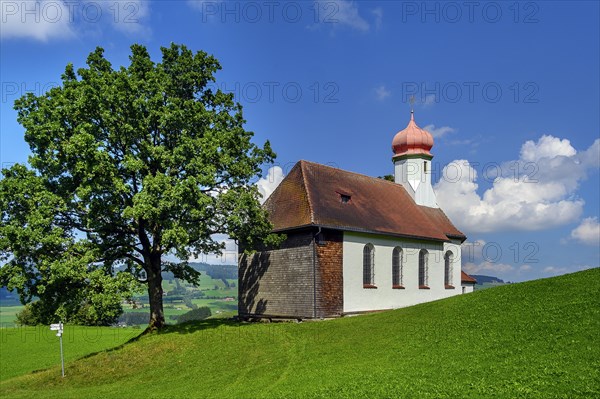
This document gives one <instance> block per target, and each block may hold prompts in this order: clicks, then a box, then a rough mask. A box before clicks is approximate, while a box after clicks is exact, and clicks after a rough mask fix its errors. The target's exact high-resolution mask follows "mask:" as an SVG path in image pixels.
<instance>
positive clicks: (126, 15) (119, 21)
mask: <svg viewBox="0 0 600 399" xmlns="http://www.w3.org/2000/svg"><path fill="white" fill-rule="evenodd" d="M118 4H122V5H121V6H120V11H119V14H118V18H117V15H116V14H114V12H115V7H116V4H114V3H110V2H107V3H105V4H104V6H105V8H108V9H107V10H105V11H107V12H108V11H110V12H111V13H112V14H109V15H113V18H112V22H113V26H114V27H115V29H117V30H119V31H121V32H125V33H146V34H148V33H149V32H150V28H148V27H147V26H146V25H144V22H145V20H146V19H147V18H148V16H149V15H150V6H149V4H150V2H149V1H142V0H135V1H132V0H128V1H127V2H125V3H118Z"/></svg>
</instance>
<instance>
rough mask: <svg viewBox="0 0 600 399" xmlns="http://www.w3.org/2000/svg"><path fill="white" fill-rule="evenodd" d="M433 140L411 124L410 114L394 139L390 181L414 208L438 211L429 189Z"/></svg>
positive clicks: (412, 119) (412, 122) (413, 118)
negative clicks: (400, 190) (418, 206)
mask: <svg viewBox="0 0 600 399" xmlns="http://www.w3.org/2000/svg"><path fill="white" fill-rule="evenodd" d="M431 147H433V136H432V135H431V134H430V133H429V132H428V131H426V130H424V129H421V128H420V127H419V126H417V124H416V122H415V114H414V111H412V110H411V111H410V121H409V122H408V126H406V128H405V129H404V130H402V131H400V132H398V133H397V134H396V136H394V140H393V141H392V150H393V152H394V157H393V158H392V160H393V161H394V180H395V182H396V183H398V184H402V186H403V187H404V188H405V189H406V191H407V192H408V193H409V194H410V196H411V197H412V198H413V199H414V200H415V202H416V203H417V205H423V206H428V207H430V208H439V206H438V204H437V201H436V198H435V193H434V192H433V186H432V185H431V159H432V158H433V155H432V154H431V152H429V150H431Z"/></svg>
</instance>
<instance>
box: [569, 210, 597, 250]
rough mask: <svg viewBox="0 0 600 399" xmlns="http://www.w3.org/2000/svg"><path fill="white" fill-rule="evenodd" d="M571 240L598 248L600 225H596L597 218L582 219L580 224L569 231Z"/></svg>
mask: <svg viewBox="0 0 600 399" xmlns="http://www.w3.org/2000/svg"><path fill="white" fill-rule="evenodd" d="M571 238H573V239H575V240H577V241H580V242H582V243H584V244H587V245H594V246H596V247H598V246H600V223H598V218H597V217H589V218H585V219H583V221H582V222H581V224H580V225H579V226H577V227H576V228H575V229H573V231H571Z"/></svg>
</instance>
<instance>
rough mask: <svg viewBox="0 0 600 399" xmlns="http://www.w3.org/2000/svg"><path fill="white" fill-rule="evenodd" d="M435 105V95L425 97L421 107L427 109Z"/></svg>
mask: <svg viewBox="0 0 600 399" xmlns="http://www.w3.org/2000/svg"><path fill="white" fill-rule="evenodd" d="M435 103H436V98H435V94H428V95H426V96H425V101H423V107H425V108H428V107H431V106H432V105H433V104H435Z"/></svg>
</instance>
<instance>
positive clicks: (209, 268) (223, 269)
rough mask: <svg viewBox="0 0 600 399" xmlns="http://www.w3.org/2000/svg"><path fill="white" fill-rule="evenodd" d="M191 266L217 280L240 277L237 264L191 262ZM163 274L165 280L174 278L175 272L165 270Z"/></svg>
mask: <svg viewBox="0 0 600 399" xmlns="http://www.w3.org/2000/svg"><path fill="white" fill-rule="evenodd" d="M190 266H191V267H193V268H194V269H196V270H197V271H199V272H201V273H203V274H206V275H207V276H210V277H211V278H214V279H216V280H221V279H228V280H231V279H237V278H238V267H237V265H211V264H209V263H204V262H190ZM162 275H163V278H164V279H165V280H172V279H173V273H171V272H163V273H162Z"/></svg>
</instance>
